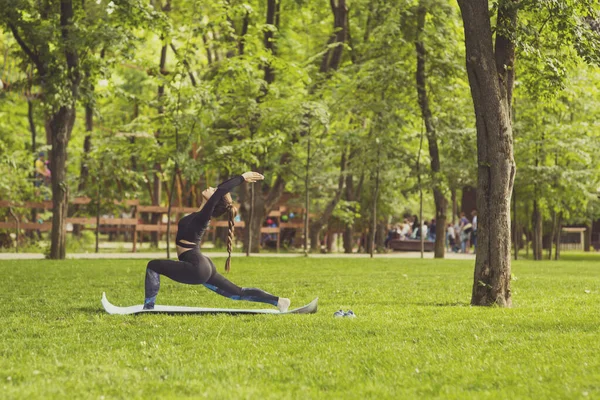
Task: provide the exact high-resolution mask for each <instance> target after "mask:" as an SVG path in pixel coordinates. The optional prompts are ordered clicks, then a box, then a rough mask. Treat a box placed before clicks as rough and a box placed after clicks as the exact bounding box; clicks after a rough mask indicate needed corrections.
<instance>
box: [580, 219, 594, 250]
mask: <svg viewBox="0 0 600 400" xmlns="http://www.w3.org/2000/svg"><path fill="white" fill-rule="evenodd" d="M593 226H594V221H593V220H589V221H588V222H587V223H586V225H585V236H584V240H583V251H585V252H586V253H588V252H589V251H590V249H591V247H592V228H593Z"/></svg>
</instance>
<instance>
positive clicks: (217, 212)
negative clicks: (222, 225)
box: [212, 193, 237, 272]
mask: <svg viewBox="0 0 600 400" xmlns="http://www.w3.org/2000/svg"><path fill="white" fill-rule="evenodd" d="M225 213H227V219H228V222H229V232H228V233H227V252H228V253H229V256H228V257H227V261H225V271H227V272H229V270H230V269H231V251H232V250H233V239H234V228H235V216H236V215H237V208H235V207H234V205H233V199H232V198H231V195H230V194H229V193H227V194H226V195H225V196H223V197H222V198H221V199H220V200H219V202H218V203H217V205H216V206H215V209H214V211H213V213H212V215H213V217H220V216H221V215H223V214H225Z"/></svg>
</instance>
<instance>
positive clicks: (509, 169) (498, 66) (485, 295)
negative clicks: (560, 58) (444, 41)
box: [458, 0, 516, 307]
mask: <svg viewBox="0 0 600 400" xmlns="http://www.w3.org/2000/svg"><path fill="white" fill-rule="evenodd" d="M458 3H459V6H460V9H461V12H462V18H463V22H464V29H465V45H466V64H467V72H468V75H469V83H470V86H471V95H472V97H473V103H474V107H475V117H476V126H477V163H478V179H477V208H478V231H477V233H478V237H477V258H476V261H475V273H474V281H473V293H472V297H471V304H473V305H481V306H489V305H493V304H497V305H499V306H501V307H510V306H511V304H512V299H511V290H510V274H511V232H510V198H511V193H512V189H513V184H514V177H515V171H516V166H515V161H514V155H513V138H512V123H511V118H510V103H509V102H510V99H511V97H512V78H511V75H512V74H514V45H513V44H512V43H511V41H510V40H509V39H508V37H505V36H503V35H510V34H511V33H512V32H514V29H515V26H514V24H515V23H516V9H515V8H512V7H509V6H510V5H511V4H509V3H512V2H511V1H507V0H505V1H501V3H500V5H499V11H498V27H497V28H498V29H497V32H502V34H500V33H498V35H497V37H496V49H495V53H494V45H493V43H492V28H491V24H490V15H489V7H488V2H487V1H469V0H459V1H458Z"/></svg>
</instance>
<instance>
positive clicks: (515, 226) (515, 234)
mask: <svg viewBox="0 0 600 400" xmlns="http://www.w3.org/2000/svg"><path fill="white" fill-rule="evenodd" d="M512 201H513V225H512V227H513V242H514V244H513V246H514V252H515V260H518V259H519V243H520V241H521V240H520V239H521V238H520V237H519V235H518V232H519V224H518V223H517V192H516V191H514V190H513V196H512Z"/></svg>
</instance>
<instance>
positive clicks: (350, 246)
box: [343, 157, 354, 254]
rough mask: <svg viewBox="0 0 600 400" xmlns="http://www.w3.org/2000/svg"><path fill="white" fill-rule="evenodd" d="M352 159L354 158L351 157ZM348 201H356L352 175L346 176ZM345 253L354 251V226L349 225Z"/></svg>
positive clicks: (344, 239)
mask: <svg viewBox="0 0 600 400" xmlns="http://www.w3.org/2000/svg"><path fill="white" fill-rule="evenodd" d="M350 158H352V157H350ZM346 200H348V201H354V181H353V178H352V174H348V175H346ZM343 241H344V253H347V254H350V253H352V252H353V250H354V226H353V225H351V224H347V225H346V228H345V229H344V235H343Z"/></svg>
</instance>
